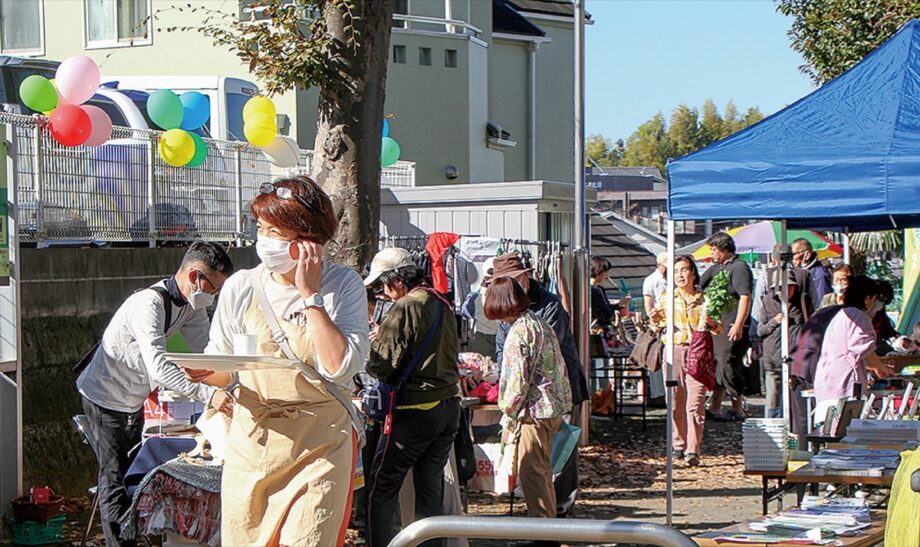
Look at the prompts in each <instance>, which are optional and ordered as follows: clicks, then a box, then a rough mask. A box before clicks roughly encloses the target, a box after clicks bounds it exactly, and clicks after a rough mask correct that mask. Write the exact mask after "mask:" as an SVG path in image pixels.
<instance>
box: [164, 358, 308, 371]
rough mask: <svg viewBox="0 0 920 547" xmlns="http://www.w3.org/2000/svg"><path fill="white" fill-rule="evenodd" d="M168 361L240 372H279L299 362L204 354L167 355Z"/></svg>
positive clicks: (190, 366) (202, 367)
mask: <svg viewBox="0 0 920 547" xmlns="http://www.w3.org/2000/svg"><path fill="white" fill-rule="evenodd" d="M166 360H167V361H172V362H173V363H175V364H177V365H179V366H180V367H185V368H191V369H197V370H213V371H215V372H239V371H245V370H279V369H293V368H297V361H291V360H290V359H281V358H278V357H268V356H265V355H205V354H202V353H167V354H166Z"/></svg>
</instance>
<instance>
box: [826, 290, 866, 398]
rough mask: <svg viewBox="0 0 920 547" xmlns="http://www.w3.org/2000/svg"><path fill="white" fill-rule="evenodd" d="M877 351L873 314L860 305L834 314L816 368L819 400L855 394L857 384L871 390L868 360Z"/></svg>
mask: <svg viewBox="0 0 920 547" xmlns="http://www.w3.org/2000/svg"><path fill="white" fill-rule="evenodd" d="M872 351H875V329H873V328H872V320H870V319H869V316H868V315H866V313H865V312H864V311H862V310H860V309H857V308H844V309H842V310H841V311H840V313H838V314H837V315H835V316H834V318H833V319H832V320H831V322H830V324H829V325H828V326H827V331H826V332H825V333H824V343H823V344H822V346H821V357H820V358H819V359H818V366H817V369H816V371H815V399H817V401H818V402H821V401H826V400H828V399H839V398H842V397H850V396H851V395H853V384H855V383H856V382H859V383H860V384H862V386H863V392H865V390H866V389H867V385H866V383H867V381H868V378H867V377H866V361H865V358H866V356H867V355H869V353H870V352H872Z"/></svg>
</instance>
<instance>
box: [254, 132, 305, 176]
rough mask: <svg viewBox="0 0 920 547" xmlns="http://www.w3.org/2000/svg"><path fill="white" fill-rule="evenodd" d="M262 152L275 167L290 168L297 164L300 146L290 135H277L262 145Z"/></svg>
mask: <svg viewBox="0 0 920 547" xmlns="http://www.w3.org/2000/svg"><path fill="white" fill-rule="evenodd" d="M262 153H263V154H265V157H266V158H268V161H270V162H272V165H274V166H275V167H280V168H282V169H290V168H291V167H296V166H297V160H298V159H299V158H300V147H299V146H297V141H295V140H294V139H292V138H291V137H285V136H283V135H278V136H276V137H275V140H273V141H272V142H270V143H269V144H268V145H266V146H263V147H262Z"/></svg>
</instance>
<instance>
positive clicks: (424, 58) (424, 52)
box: [418, 47, 431, 66]
mask: <svg viewBox="0 0 920 547" xmlns="http://www.w3.org/2000/svg"><path fill="white" fill-rule="evenodd" d="M418 64H420V65H422V66H431V48H430V47H420V48H418Z"/></svg>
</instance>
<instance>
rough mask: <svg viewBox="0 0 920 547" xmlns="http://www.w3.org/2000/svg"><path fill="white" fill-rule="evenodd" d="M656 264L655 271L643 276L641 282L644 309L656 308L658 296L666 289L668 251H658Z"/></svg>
mask: <svg viewBox="0 0 920 547" xmlns="http://www.w3.org/2000/svg"><path fill="white" fill-rule="evenodd" d="M657 261H658V265H657V266H656V267H655V271H653V272H652V273H651V274H649V275H648V277H646V278H645V281H643V282H642V299H643V300H644V301H645V311H646V313H648V312H649V311H650V310H654V309H656V308H658V304H659V302H658V298H659V296H661V295H662V294H664V292H665V291H666V290H667V289H668V285H667V277H665V275H666V274H667V271H668V253H658V257H657Z"/></svg>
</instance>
